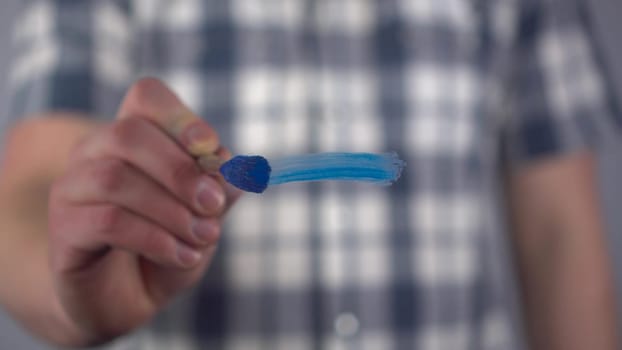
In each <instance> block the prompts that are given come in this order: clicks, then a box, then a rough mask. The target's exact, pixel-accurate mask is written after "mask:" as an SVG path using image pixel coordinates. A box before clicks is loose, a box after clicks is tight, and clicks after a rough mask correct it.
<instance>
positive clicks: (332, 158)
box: [268, 152, 405, 185]
mask: <svg viewBox="0 0 622 350" xmlns="http://www.w3.org/2000/svg"><path fill="white" fill-rule="evenodd" d="M404 165H405V162H404V161H403V160H400V159H399V158H398V156H397V153H395V152H393V153H383V154H373V153H316V154H305V155H300V156H294V157H287V158H281V159H277V160H275V161H272V162H270V166H271V167H272V174H271V175H270V181H269V182H268V184H269V185H279V184H283V183H287V182H293V181H321V180H346V181H364V182H372V183H376V184H379V185H389V184H391V183H393V182H394V181H395V180H397V179H398V178H399V176H400V174H401V172H402V169H403V168H404Z"/></svg>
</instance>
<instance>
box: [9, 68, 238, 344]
mask: <svg viewBox="0 0 622 350" xmlns="http://www.w3.org/2000/svg"><path fill="white" fill-rule="evenodd" d="M199 155H205V156H207V158H206V159H210V156H211V159H212V164H213V159H214V158H215V157H218V158H221V159H224V158H227V157H229V155H228V153H227V151H226V150H224V149H223V148H221V147H220V146H219V141H218V137H217V135H216V133H215V132H214V131H213V130H212V129H211V128H210V126H209V125H208V124H206V123H204V122H203V121H201V120H200V119H198V118H197V117H196V116H194V115H193V114H192V113H191V112H190V111H189V110H188V109H187V108H186V107H185V106H184V105H183V104H182V103H181V102H180V100H179V99H178V98H177V97H176V96H175V95H174V94H173V93H172V92H171V91H169V90H168V89H167V88H166V87H165V86H164V85H163V84H162V83H160V82H159V81H157V80H155V79H143V80H141V81H139V82H137V83H136V84H135V85H134V86H133V87H132V88H131V89H130V90H129V92H128V94H127V96H126V98H125V100H124V102H123V104H122V106H121V108H120V110H119V114H118V118H117V120H116V121H115V122H114V123H111V124H109V125H104V126H101V127H98V128H96V129H94V130H93V131H92V132H90V133H89V134H88V135H87V136H86V137H84V138H83V139H82V141H81V142H80V143H79V144H78V146H77V147H75V148H74V150H73V151H72V152H71V156H70V157H69V158H68V161H67V163H66V166H65V168H64V169H63V174H62V176H60V177H58V178H57V179H56V181H55V182H54V184H53V186H52V189H51V191H50V192H49V206H48V209H49V215H48V224H49V225H48V226H49V231H48V236H47V242H46V243H47V244H46V246H47V249H48V252H49V259H50V260H49V261H50V266H51V271H50V270H48V271H47V273H49V274H50V278H48V277H47V276H45V277H43V276H42V277H43V278H42V279H43V280H49V281H50V282H49V283H48V284H50V286H45V285H44V286H42V288H48V287H49V289H50V290H48V291H46V293H41V294H51V295H52V296H53V297H51V298H50V300H54V301H55V302H50V304H55V305H54V306H53V307H52V308H53V312H52V313H54V315H52V316H51V317H49V318H50V319H51V320H53V321H48V322H47V323H45V322H41V321H40V320H37V321H36V322H34V323H38V324H37V325H35V326H34V327H32V328H35V331H36V332H38V333H40V334H41V335H43V336H44V337H47V338H50V334H52V333H56V334H62V335H63V336H56V338H55V339H52V340H53V341H55V342H58V343H61V344H64V345H85V344H95V343H100V342H103V341H107V340H110V339H112V338H113V337H115V336H118V335H120V334H123V333H126V332H128V331H130V330H131V329H133V328H135V327H137V326H139V325H141V324H142V323H144V322H146V321H147V320H149V319H150V318H151V317H152V316H154V314H155V313H156V312H157V311H158V310H159V309H160V308H161V307H162V306H163V305H165V303H166V302H167V301H169V300H170V299H171V298H172V297H173V296H175V295H176V294H178V293H180V292H181V291H183V290H184V289H186V288H188V287H190V286H192V285H193V284H194V283H195V282H197V281H198V280H199V278H200V277H201V275H202V274H203V273H204V271H205V269H206V267H207V266H208V265H209V262H210V260H211V259H212V256H213V255H214V252H215V250H216V246H217V243H218V239H219V233H220V224H221V220H222V215H223V213H224V212H225V211H226V208H227V207H228V206H229V205H230V204H231V203H232V202H233V201H234V199H235V197H236V196H237V194H238V192H237V191H235V190H233V189H232V188H231V187H229V186H228V185H225V184H224V182H223V181H222V179H221V178H220V177H219V176H218V175H217V174H216V173H215V172H210V171H205V170H204V169H201V168H200V167H199V165H198V163H197V160H196V159H195V158H194V157H193V156H199ZM208 163H209V162H208ZM41 236H43V237H45V235H44V233H43V232H42V233H41ZM34 258H38V257H34ZM35 260H36V259H35ZM39 260H41V259H39ZM44 261H45V260H44ZM42 270H43V269H42ZM15 272H17V271H15ZM43 273H46V272H43ZM24 277H25V278H36V277H35V276H24ZM25 284H27V283H25ZM5 294H7V293H5ZM8 294H11V293H8ZM10 302H11V301H10V300H9V303H10ZM17 312H18V313H19V310H18V311H17ZM24 318H25V319H28V318H29V316H25V317H24ZM42 323H45V324H44V326H43V327H45V329H44V330H43V331H41V330H39V329H36V328H38V327H40V324H42ZM50 323H52V324H51V325H50ZM50 328H52V329H50Z"/></svg>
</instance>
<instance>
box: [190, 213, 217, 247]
mask: <svg viewBox="0 0 622 350" xmlns="http://www.w3.org/2000/svg"><path fill="white" fill-rule="evenodd" d="M192 233H193V234H194V236H195V237H196V238H197V239H198V240H199V241H201V242H202V243H210V242H212V241H213V240H214V239H215V238H216V235H217V233H218V226H217V224H216V223H215V222H214V220H210V219H194V222H193V223H192Z"/></svg>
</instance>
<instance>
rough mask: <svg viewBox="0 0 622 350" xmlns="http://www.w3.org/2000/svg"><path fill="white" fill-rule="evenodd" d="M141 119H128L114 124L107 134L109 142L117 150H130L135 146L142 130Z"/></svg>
mask: <svg viewBox="0 0 622 350" xmlns="http://www.w3.org/2000/svg"><path fill="white" fill-rule="evenodd" d="M141 124H142V120H141V118H126V119H122V120H119V121H117V122H115V123H113V124H112V125H111V126H110V127H109V128H108V132H107V138H108V140H107V141H108V142H110V143H111V144H112V146H113V147H115V148H120V149H128V148H131V147H133V146H134V144H135V142H136V140H137V139H139V137H138V134H139V130H140V128H141Z"/></svg>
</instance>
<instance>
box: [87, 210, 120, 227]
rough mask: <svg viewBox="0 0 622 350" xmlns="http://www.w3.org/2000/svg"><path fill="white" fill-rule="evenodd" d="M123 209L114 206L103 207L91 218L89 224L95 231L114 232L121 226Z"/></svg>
mask: <svg viewBox="0 0 622 350" xmlns="http://www.w3.org/2000/svg"><path fill="white" fill-rule="evenodd" d="M124 217H125V215H124V212H123V209H121V208H120V207H116V206H112V205H111V206H105V207H103V208H101V209H100V210H98V211H97V213H96V214H94V215H93V216H92V220H91V221H92V222H91V223H90V224H91V225H92V227H93V228H94V230H95V231H98V232H115V231H116V230H117V229H118V228H119V227H120V226H122V224H123V220H124Z"/></svg>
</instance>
